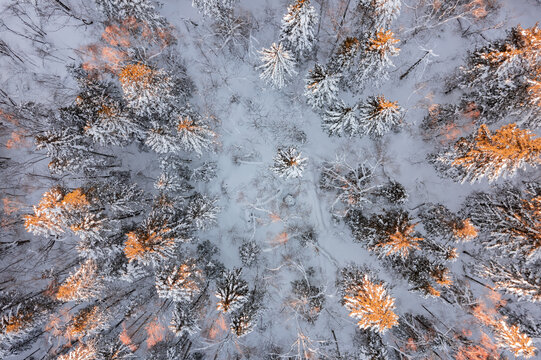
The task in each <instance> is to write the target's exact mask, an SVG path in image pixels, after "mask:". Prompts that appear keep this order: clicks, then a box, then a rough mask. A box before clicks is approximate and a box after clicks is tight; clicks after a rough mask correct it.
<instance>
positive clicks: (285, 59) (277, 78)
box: [258, 43, 297, 89]
mask: <svg viewBox="0 0 541 360" xmlns="http://www.w3.org/2000/svg"><path fill="white" fill-rule="evenodd" d="M259 53H260V54H261V62H263V65H261V66H259V67H258V69H262V70H263V71H262V73H261V74H260V75H259V77H260V78H261V79H262V80H265V82H266V83H270V84H271V85H272V86H273V87H276V88H278V89H280V88H283V87H284V86H285V84H286V79H287V78H288V77H291V76H293V75H296V74H297V71H296V70H295V60H294V59H293V56H292V54H291V53H290V52H289V51H288V50H286V49H285V48H284V47H283V46H282V44H278V45H276V44H275V43H273V44H272V45H271V47H270V48H268V49H263V50H261V51H260V52H259Z"/></svg>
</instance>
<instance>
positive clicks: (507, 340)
mask: <svg viewBox="0 0 541 360" xmlns="http://www.w3.org/2000/svg"><path fill="white" fill-rule="evenodd" d="M494 327H495V334H494V335H495V337H496V341H497V344H498V346H499V347H502V348H504V349H508V350H509V351H511V352H512V353H513V354H514V355H515V356H516V357H519V356H523V357H525V358H531V357H533V356H535V352H536V350H537V349H536V348H535V346H533V341H532V339H531V338H530V337H529V336H527V335H526V334H524V333H521V332H520V328H519V327H518V326H517V325H512V326H509V325H508V324H507V323H506V322H505V321H503V320H502V321H500V322H497V323H496V324H495V326H494Z"/></svg>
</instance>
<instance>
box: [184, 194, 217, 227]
mask: <svg viewBox="0 0 541 360" xmlns="http://www.w3.org/2000/svg"><path fill="white" fill-rule="evenodd" d="M217 201H218V200H217V199H216V198H213V197H209V196H206V195H203V194H199V193H196V194H195V195H193V196H192V197H191V198H190V200H189V202H188V206H187V209H186V220H187V221H188V223H189V224H191V225H192V226H194V227H195V228H196V229H199V230H205V229H208V228H209V227H211V226H213V225H216V223H217V220H216V216H217V215H218V212H219V211H220V208H219V207H218V206H217V205H216V202H217Z"/></svg>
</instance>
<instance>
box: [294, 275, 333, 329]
mask: <svg viewBox="0 0 541 360" xmlns="http://www.w3.org/2000/svg"><path fill="white" fill-rule="evenodd" d="M291 288H292V293H293V298H292V299H291V302H290V303H291V306H292V307H293V309H294V310H295V311H296V312H298V313H299V314H300V315H301V316H302V317H303V318H304V319H305V320H306V321H308V322H309V323H311V324H313V323H315V322H316V320H317V318H318V317H319V313H320V312H321V311H322V310H323V306H324V305H325V293H324V291H323V289H322V288H320V287H317V286H314V285H311V284H309V283H308V282H307V280H306V279H302V280H294V281H292V282H291Z"/></svg>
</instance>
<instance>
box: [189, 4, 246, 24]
mask: <svg viewBox="0 0 541 360" xmlns="http://www.w3.org/2000/svg"><path fill="white" fill-rule="evenodd" d="M236 2H237V0H192V6H193V7H194V8H196V9H198V10H199V11H200V12H201V13H202V14H203V15H204V16H209V17H212V18H215V19H219V18H220V17H221V16H223V15H224V14H225V13H229V12H232V11H233V6H234V5H235V3H236Z"/></svg>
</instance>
